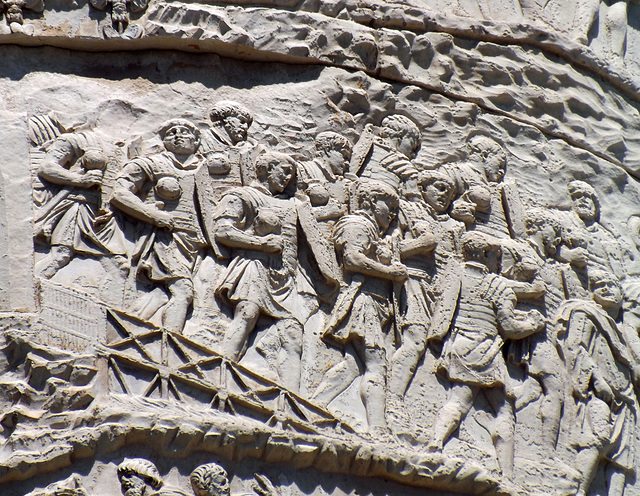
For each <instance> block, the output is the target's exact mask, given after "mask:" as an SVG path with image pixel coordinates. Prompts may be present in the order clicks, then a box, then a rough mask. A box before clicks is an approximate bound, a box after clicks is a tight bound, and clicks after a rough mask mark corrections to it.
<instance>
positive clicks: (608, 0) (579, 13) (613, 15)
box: [573, 0, 635, 63]
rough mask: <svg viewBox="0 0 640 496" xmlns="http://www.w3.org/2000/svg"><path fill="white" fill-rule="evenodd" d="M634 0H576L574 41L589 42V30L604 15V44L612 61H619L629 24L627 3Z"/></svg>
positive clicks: (624, 50)
mask: <svg viewBox="0 0 640 496" xmlns="http://www.w3.org/2000/svg"><path fill="white" fill-rule="evenodd" d="M633 1H635V0H605V1H602V0H586V1H583V2H578V7H577V9H576V17H575V21H574V23H573V33H574V36H575V39H576V41H578V42H580V43H582V44H584V45H586V44H588V42H589V32H590V31H591V29H592V28H593V26H594V25H595V24H596V23H597V22H598V20H599V18H600V16H601V15H603V16H604V18H603V21H604V22H603V24H604V28H605V32H604V33H603V34H604V36H605V39H606V45H607V48H608V50H609V53H610V54H611V55H613V57H614V61H615V62H618V63H621V62H622V59H623V58H624V55H625V53H626V51H627V26H628V24H629V20H628V15H627V11H628V8H629V3H632V2H633Z"/></svg>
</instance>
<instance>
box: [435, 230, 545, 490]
mask: <svg viewBox="0 0 640 496" xmlns="http://www.w3.org/2000/svg"><path fill="white" fill-rule="evenodd" d="M462 254H463V258H464V260H465V264H464V271H463V273H462V283H461V288H460V297H459V302H458V308H457V310H456V313H455V316H454V319H453V322H452V324H451V330H450V334H449V335H448V336H447V339H446V341H445V344H444V350H443V356H442V361H441V364H440V369H442V370H444V371H445V372H446V374H447V376H448V378H449V380H450V381H451V383H452V385H451V391H450V395H451V396H450V399H449V400H448V401H447V403H446V404H445V405H444V407H443V408H442V409H441V410H440V414H439V415H438V418H437V420H436V422H435V424H434V435H433V438H432V440H431V442H430V444H429V446H428V448H429V449H430V450H433V451H436V450H442V447H443V444H444V443H445V441H446V440H447V439H448V438H449V437H450V436H451V434H452V433H453V432H454V431H455V429H456V428H457V427H458V425H459V423H460V421H461V420H462V419H463V418H464V417H465V416H466V414H467V413H468V412H469V410H470V409H471V407H472V405H473V402H474V399H475V397H476V396H477V395H478V393H479V392H480V391H483V392H484V394H485V396H486V398H487V401H488V402H489V403H490V404H491V406H492V408H493V410H494V411H495V412H496V419H495V422H494V424H493V425H492V426H491V437H492V440H493V443H494V446H495V449H496V455H497V458H498V464H499V466H500V469H501V471H502V473H503V474H504V475H505V476H507V477H510V476H511V475H512V472H513V449H514V445H513V443H514V438H513V436H514V429H515V418H514V411H513V403H512V399H510V398H508V397H507V396H506V394H505V390H504V384H505V379H506V375H507V372H506V364H505V362H504V358H503V357H502V346H503V342H504V341H503V340H504V339H522V338H525V337H527V336H529V335H531V334H533V333H535V332H538V331H539V330H541V329H542V327H543V326H544V319H543V317H542V315H541V314H540V313H539V312H537V311H536V310H531V311H528V312H522V311H520V310H516V308H515V307H516V303H517V301H516V295H515V293H514V292H513V290H512V289H511V288H510V287H509V284H508V282H507V280H506V279H505V278H503V277H502V276H499V275H497V274H496V272H497V270H498V259H499V254H500V244H499V240H498V239H496V238H491V237H489V236H488V235H485V234H482V233H479V232H470V233H465V235H464V236H463V238H462Z"/></svg>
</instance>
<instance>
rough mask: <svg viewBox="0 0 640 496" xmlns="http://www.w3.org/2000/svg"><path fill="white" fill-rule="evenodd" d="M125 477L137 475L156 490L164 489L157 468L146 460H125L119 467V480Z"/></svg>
mask: <svg viewBox="0 0 640 496" xmlns="http://www.w3.org/2000/svg"><path fill="white" fill-rule="evenodd" d="M123 475H137V476H139V477H141V478H142V479H143V480H144V481H145V482H146V483H147V484H149V485H150V486H151V487H153V488H154V489H160V487H162V479H161V478H160V473H159V472H158V469H157V468H156V466H155V465H154V464H153V463H151V462H150V461H149V460H145V459H144V458H125V459H124V461H123V462H122V463H121V464H120V465H118V478H122V476H123Z"/></svg>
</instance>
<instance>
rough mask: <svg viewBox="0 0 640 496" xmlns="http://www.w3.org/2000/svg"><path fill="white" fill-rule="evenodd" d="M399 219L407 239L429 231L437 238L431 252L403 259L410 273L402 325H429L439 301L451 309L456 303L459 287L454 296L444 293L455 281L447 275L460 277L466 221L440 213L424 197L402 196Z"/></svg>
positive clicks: (405, 292) (403, 304) (404, 236)
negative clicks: (460, 245)
mask: <svg viewBox="0 0 640 496" xmlns="http://www.w3.org/2000/svg"><path fill="white" fill-rule="evenodd" d="M398 220H399V223H400V229H401V231H402V233H403V238H404V239H415V238H417V237H419V236H420V235H421V234H423V233H425V232H427V233H431V234H433V235H434V236H435V238H436V241H437V245H436V247H435V249H434V252H433V254H432V255H431V256H427V255H423V254H420V255H415V256H413V257H410V258H408V259H403V263H404V264H405V265H406V266H407V272H408V275H409V277H408V279H407V280H406V281H405V283H404V287H403V294H402V298H401V309H402V316H401V323H402V326H403V327H406V326H408V325H423V326H425V327H428V326H429V324H430V321H431V316H432V315H433V313H434V312H435V311H436V309H435V305H440V306H441V307H445V306H446V307H449V308H448V309H447V311H448V312H449V313H452V312H453V308H454V307H455V297H456V296H457V291H456V292H455V296H453V297H448V295H447V296H444V297H443V292H444V291H445V290H446V288H448V287H451V282H452V281H451V280H449V281H445V279H446V278H453V279H457V277H456V273H457V270H455V268H459V264H458V257H457V254H458V253H459V241H460V236H461V235H462V233H463V232H464V224H462V223H461V222H459V221H457V220H455V219H452V218H451V217H449V216H448V215H447V214H438V213H436V212H435V211H434V210H433V209H432V208H431V207H429V205H427V204H426V203H425V202H424V201H407V200H404V199H403V200H400V214H399V216H398Z"/></svg>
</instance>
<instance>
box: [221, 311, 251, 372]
mask: <svg viewBox="0 0 640 496" xmlns="http://www.w3.org/2000/svg"><path fill="white" fill-rule="evenodd" d="M258 317H260V307H259V306H258V305H256V304H255V303H252V302H250V301H241V302H239V303H238V304H237V305H236V309H235V312H234V313H233V322H232V323H231V327H229V329H228V330H227V333H226V334H225V336H224V342H223V345H222V349H223V353H224V355H225V356H226V357H227V358H230V359H231V360H235V361H238V360H239V359H240V358H241V357H242V354H243V351H244V348H245V346H246V344H247V341H248V340H249V335H250V334H251V332H252V331H253V329H254V328H255V326H256V322H257V321H258Z"/></svg>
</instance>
